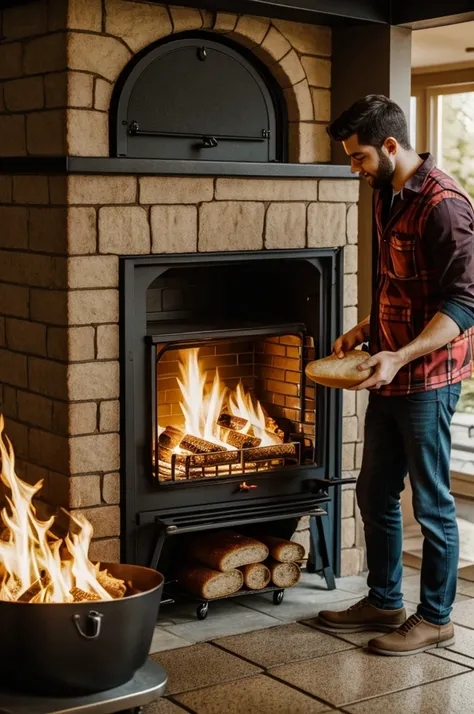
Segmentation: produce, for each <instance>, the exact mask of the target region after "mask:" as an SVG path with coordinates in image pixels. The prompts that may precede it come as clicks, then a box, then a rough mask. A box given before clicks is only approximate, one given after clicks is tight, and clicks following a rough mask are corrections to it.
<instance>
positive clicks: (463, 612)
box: [451, 598, 474, 629]
mask: <svg viewBox="0 0 474 714" xmlns="http://www.w3.org/2000/svg"><path fill="white" fill-rule="evenodd" d="M451 619H452V621H453V622H454V623H455V624H456V625H462V626H463V627H470V628H471V629H474V600H472V599H471V598H469V600H465V602H459V603H456V604H455V605H454V607H453V612H452V614H451Z"/></svg>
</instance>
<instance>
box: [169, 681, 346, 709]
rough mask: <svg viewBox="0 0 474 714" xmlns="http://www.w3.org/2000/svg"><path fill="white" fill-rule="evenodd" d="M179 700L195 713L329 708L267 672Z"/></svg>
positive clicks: (194, 693)
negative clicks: (273, 677) (269, 675)
mask: <svg viewBox="0 0 474 714" xmlns="http://www.w3.org/2000/svg"><path fill="white" fill-rule="evenodd" d="M176 700H177V701H178V702H182V703H183V704H184V705H185V706H187V707H189V708H190V709H191V710H192V711H193V712H195V713H196V714H222V713H223V712H225V714H289V713H290V712H291V714H319V712H327V711H328V706H327V705H326V704H323V703H321V702H318V701H316V700H315V699H312V698H311V697H309V696H307V695H306V694H303V693H302V692H298V691H296V690H295V689H293V688H291V687H288V686H286V685H285V684H283V683H281V682H278V681H276V680H274V679H272V678H271V677H267V676H265V675H259V676H257V677H248V678H246V679H245V683H243V682H242V680H239V681H237V682H230V683H229V684H220V685H217V686H215V687H206V689H198V690H197V691H194V692H187V693H186V694H179V695H177V696H176ZM332 714H334V711H333V710H332Z"/></svg>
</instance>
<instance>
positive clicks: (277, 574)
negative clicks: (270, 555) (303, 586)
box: [265, 559, 301, 588]
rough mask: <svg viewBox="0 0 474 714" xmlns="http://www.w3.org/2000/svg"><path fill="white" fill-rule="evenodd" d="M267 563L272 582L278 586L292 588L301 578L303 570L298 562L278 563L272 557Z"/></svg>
mask: <svg viewBox="0 0 474 714" xmlns="http://www.w3.org/2000/svg"><path fill="white" fill-rule="evenodd" d="M265 565H266V566H267V567H268V569H269V570H270V573H271V576H272V583H273V584H274V585H276V586H277V588H292V587H293V585H296V583H297V582H298V581H299V579H300V578H301V570H300V567H299V565H298V564H297V563H278V562H277V561H276V560H271V559H270V560H267V561H266V563H265Z"/></svg>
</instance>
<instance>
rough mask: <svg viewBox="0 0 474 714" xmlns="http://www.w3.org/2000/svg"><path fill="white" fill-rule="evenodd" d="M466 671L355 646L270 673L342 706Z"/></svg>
mask: <svg viewBox="0 0 474 714" xmlns="http://www.w3.org/2000/svg"><path fill="white" fill-rule="evenodd" d="M177 651H178V652H180V651H181V652H187V651H188V650H187V649H185V650H177ZM466 671H468V670H467V669H466V668H465V667H462V666H461V665H458V664H454V663H452V662H448V661H447V660H443V659H440V658H439V657H431V656H430V655H427V654H420V655H416V656H412V657H381V656H379V655H372V654H369V653H368V652H367V651H366V650H364V649H354V650H348V651H346V652H338V653H336V654H331V655H326V656H325V657H318V658H317V659H312V660H304V661H302V662H297V663H295V664H290V665H284V666H283V667H276V668H275V669H272V670H271V673H272V674H273V675H274V676H276V677H277V678H279V679H282V680H283V681H285V682H288V683H289V684H293V685H294V686H296V687H299V688H300V689H302V690H303V691H305V692H309V693H310V694H313V695H314V696H316V697H318V698H319V699H322V700H324V701H326V702H328V703H329V704H332V705H333V706H336V707H341V706H345V705H346V704H350V703H354V702H358V701H361V700H364V699H368V698H369V697H376V696H380V695H382V694H389V693H390V692H394V691H397V690H400V689H403V688H409V687H414V686H417V685H420V684H423V683H424V682H430V681H434V680H437V679H443V678H445V677H450V676H452V675H455V674H460V673H461V672H466Z"/></svg>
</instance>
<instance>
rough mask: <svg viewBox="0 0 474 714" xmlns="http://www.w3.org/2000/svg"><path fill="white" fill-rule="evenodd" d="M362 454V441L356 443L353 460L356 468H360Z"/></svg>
mask: <svg viewBox="0 0 474 714" xmlns="http://www.w3.org/2000/svg"><path fill="white" fill-rule="evenodd" d="M363 454H364V443H363V442H360V443H359V444H357V445H356V461H355V467H356V469H360V468H361V467H362V456H363Z"/></svg>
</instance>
